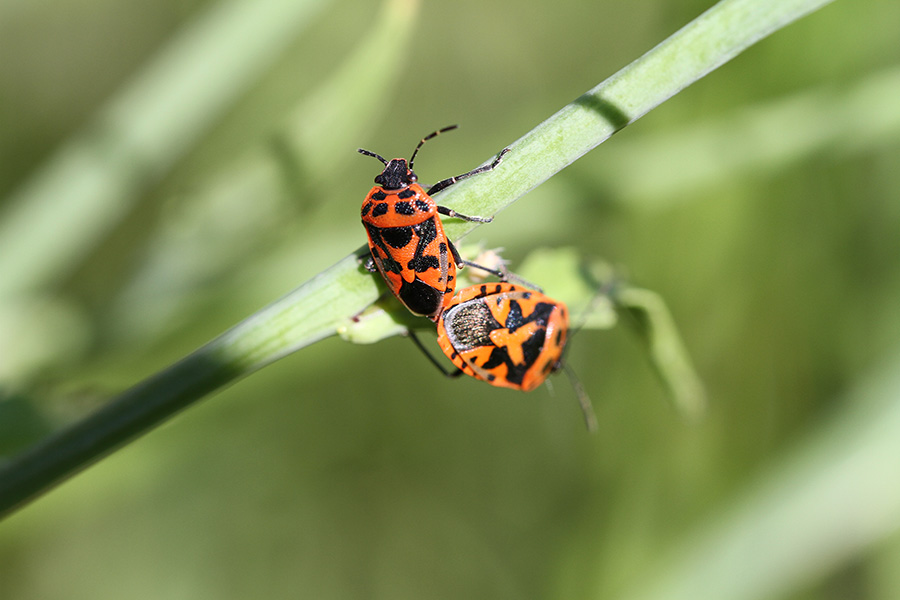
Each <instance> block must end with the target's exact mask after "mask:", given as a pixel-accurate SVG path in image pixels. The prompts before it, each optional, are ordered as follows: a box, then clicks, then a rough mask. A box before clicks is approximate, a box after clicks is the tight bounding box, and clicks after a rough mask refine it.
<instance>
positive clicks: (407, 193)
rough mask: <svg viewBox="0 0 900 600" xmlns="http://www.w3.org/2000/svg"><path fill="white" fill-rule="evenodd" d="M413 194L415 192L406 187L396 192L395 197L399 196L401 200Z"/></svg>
mask: <svg viewBox="0 0 900 600" xmlns="http://www.w3.org/2000/svg"><path fill="white" fill-rule="evenodd" d="M415 195H416V193H415V192H414V191H412V190H411V189H409V188H406V189H405V190H403V191H402V192H400V193H399V194H397V197H398V198H400V199H401V200H406V199H407V198H412V197H413V196H415Z"/></svg>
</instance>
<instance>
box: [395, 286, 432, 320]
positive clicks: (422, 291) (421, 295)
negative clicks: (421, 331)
mask: <svg viewBox="0 0 900 600" xmlns="http://www.w3.org/2000/svg"><path fill="white" fill-rule="evenodd" d="M397 296H398V297H399V298H400V300H401V301H402V302H403V304H405V305H406V308H408V309H409V310H410V311H412V312H414V313H415V314H417V315H431V314H434V313H435V312H437V310H438V309H439V308H440V306H441V300H442V296H443V294H441V292H440V291H439V290H436V289H434V288H433V287H431V286H430V285H428V284H427V283H425V282H424V281H422V280H421V279H419V278H418V277H417V278H416V279H413V280H412V281H406V280H404V281H403V283H401V284H400V289H399V290H397Z"/></svg>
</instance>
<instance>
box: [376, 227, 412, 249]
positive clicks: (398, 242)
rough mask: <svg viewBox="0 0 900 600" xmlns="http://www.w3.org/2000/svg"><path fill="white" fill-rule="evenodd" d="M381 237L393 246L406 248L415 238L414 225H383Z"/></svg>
mask: <svg viewBox="0 0 900 600" xmlns="http://www.w3.org/2000/svg"><path fill="white" fill-rule="evenodd" d="M380 233H381V239H383V240H384V243H386V244H387V245H388V246H390V247H391V248H405V247H406V246H408V245H409V243H410V242H411V241H412V238H413V228H412V227H409V226H407V227H381V228H380Z"/></svg>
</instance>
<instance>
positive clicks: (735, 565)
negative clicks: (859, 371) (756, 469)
mask: <svg viewBox="0 0 900 600" xmlns="http://www.w3.org/2000/svg"><path fill="white" fill-rule="evenodd" d="M839 404H840V406H842V407H843V408H842V409H841V410H840V411H839V412H838V413H837V414H835V415H834V418H833V419H832V420H831V422H830V423H829V425H828V426H826V427H822V428H820V429H819V430H817V432H816V434H815V435H814V436H811V437H810V438H809V439H807V440H806V442H805V443H804V444H802V445H800V446H799V447H798V448H795V449H794V451H793V452H791V453H789V454H788V455H787V456H786V457H785V458H784V460H783V461H781V463H780V464H779V465H778V466H777V468H774V469H771V470H770V471H769V472H768V473H766V474H764V475H763V476H762V477H760V478H759V480H758V481H757V483H756V484H755V485H753V486H751V487H750V489H749V491H748V493H747V494H745V495H744V496H743V497H742V498H739V499H737V501H736V502H734V503H732V504H733V508H732V509H730V510H729V511H728V512H727V513H725V514H721V515H718V516H717V517H715V518H714V519H712V520H711V522H710V523H709V525H708V527H704V528H703V530H702V531H696V532H695V533H694V534H693V535H691V536H689V538H688V539H687V540H685V541H684V543H682V544H679V546H678V547H677V548H672V551H671V552H669V553H667V555H666V556H665V558H664V559H663V561H662V563H661V564H656V565H655V566H654V568H652V569H647V570H646V572H647V573H652V574H653V576H652V577H644V578H643V579H642V581H639V582H636V585H635V586H634V589H632V590H630V592H629V593H626V594H623V595H621V596H617V597H619V598H621V599H622V600H626V599H627V600H694V599H696V598H715V599H716V600H763V599H766V598H785V597H788V596H790V595H791V594H793V593H796V592H797V590H799V589H804V586H806V585H809V584H810V583H811V582H812V581H815V580H816V578H818V577H820V576H821V575H823V574H825V573H829V572H832V571H833V570H834V569H835V567H836V566H837V565H839V564H841V563H843V562H845V561H847V560H853V559H854V558H858V557H859V555H860V553H861V552H862V551H863V549H864V548H866V547H869V546H872V545H873V544H877V543H879V542H880V541H882V540H883V539H884V538H886V537H888V536H889V535H891V534H892V533H894V532H896V531H897V528H898V526H900V478H898V477H897V473H898V472H900V354H895V355H894V356H893V357H892V358H891V360H890V361H888V362H887V363H886V364H884V365H882V366H881V368H880V369H878V370H875V371H873V372H872V373H871V374H870V376H869V377H868V378H865V379H863V380H862V381H861V383H860V384H859V385H858V386H857V387H856V388H855V389H854V390H852V391H851V393H850V394H849V395H848V396H847V397H846V398H845V399H844V400H843V401H842V402H840V403H839ZM596 597H603V598H608V597H610V595H609V594H600V593H598V594H597V595H596Z"/></svg>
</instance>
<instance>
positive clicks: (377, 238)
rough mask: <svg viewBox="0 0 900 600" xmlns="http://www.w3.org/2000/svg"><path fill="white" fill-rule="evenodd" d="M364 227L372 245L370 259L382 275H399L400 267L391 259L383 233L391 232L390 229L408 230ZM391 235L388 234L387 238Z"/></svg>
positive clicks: (373, 226)
mask: <svg viewBox="0 0 900 600" xmlns="http://www.w3.org/2000/svg"><path fill="white" fill-rule="evenodd" d="M365 225H366V232H367V233H368V234H369V241H370V242H371V245H372V248H371V250H372V259H373V260H374V261H375V265H376V266H377V267H378V269H379V270H380V271H381V272H382V273H396V274H398V275H399V274H400V273H401V272H402V271H403V268H402V267H401V266H400V263H398V262H397V261H396V260H394V259H393V258H391V252H390V250H389V249H388V247H387V244H386V242H385V239H384V235H383V234H384V232H386V231H391V230H392V229H409V228H408V227H391V228H383V227H376V226H375V225H370V224H368V223H366V224H365ZM390 235H392V234H389V236H390Z"/></svg>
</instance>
